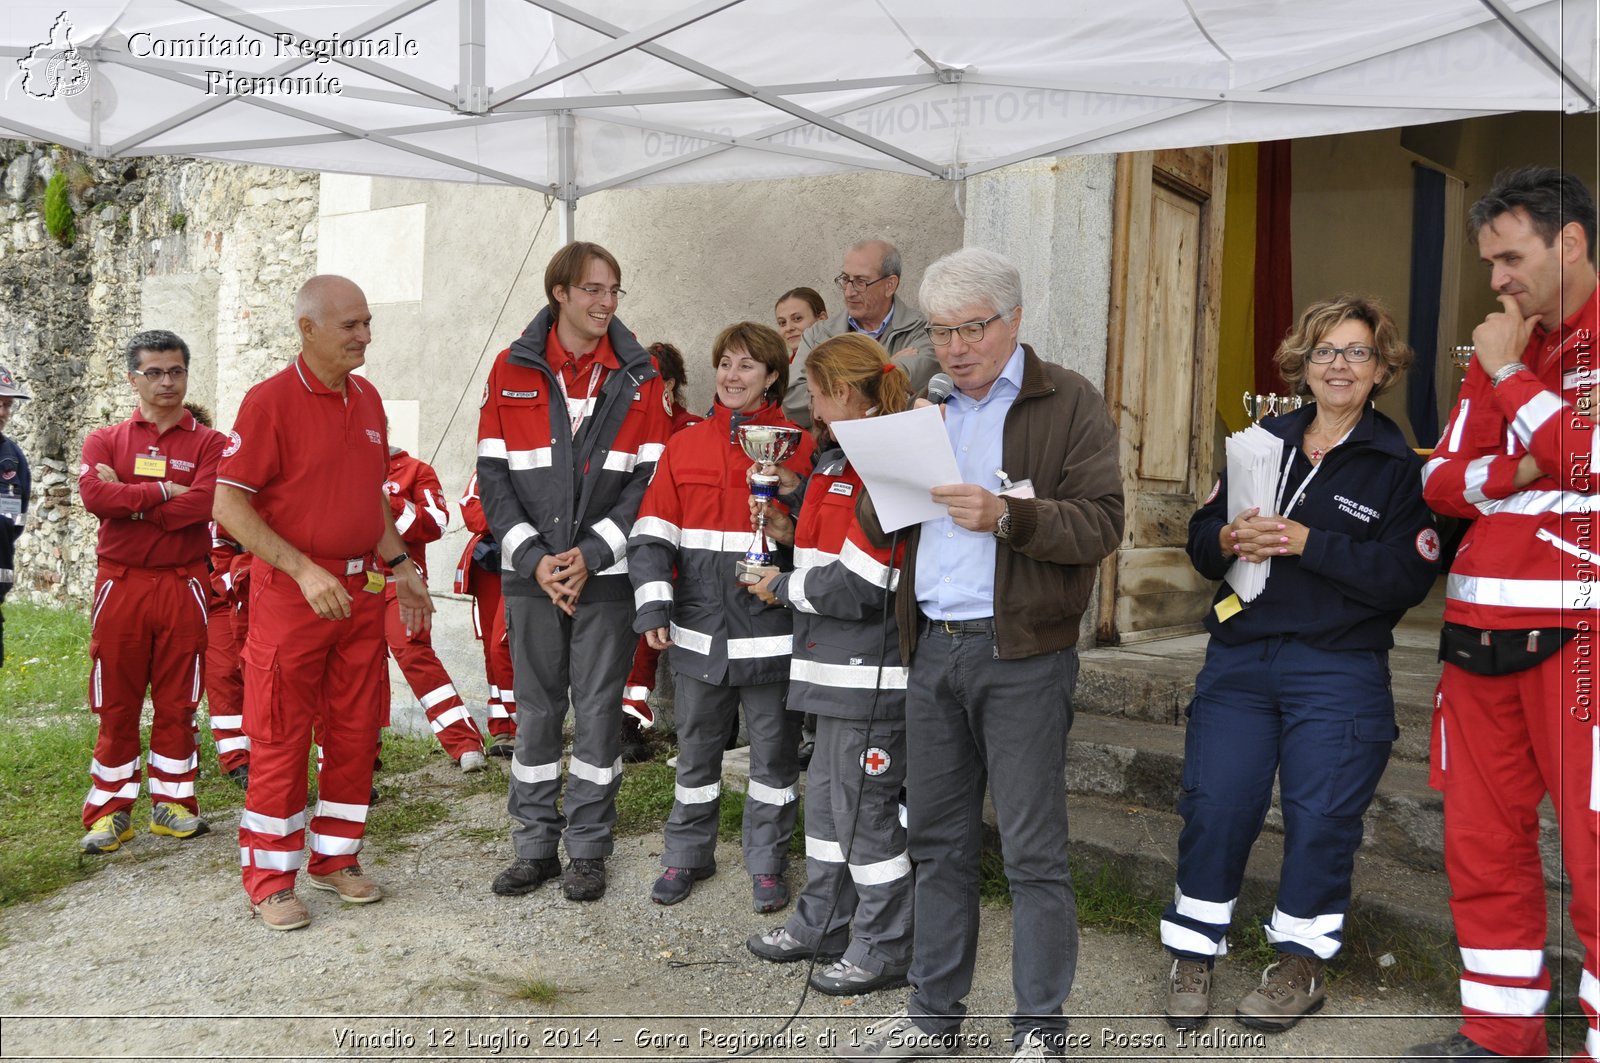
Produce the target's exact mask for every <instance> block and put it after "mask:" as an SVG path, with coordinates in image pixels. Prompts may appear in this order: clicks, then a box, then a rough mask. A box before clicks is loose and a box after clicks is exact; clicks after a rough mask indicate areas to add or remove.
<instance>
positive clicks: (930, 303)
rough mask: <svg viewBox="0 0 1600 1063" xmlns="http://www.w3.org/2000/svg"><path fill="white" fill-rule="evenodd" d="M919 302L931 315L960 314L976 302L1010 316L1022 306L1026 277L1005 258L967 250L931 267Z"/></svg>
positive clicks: (978, 249) (991, 253)
mask: <svg viewBox="0 0 1600 1063" xmlns="http://www.w3.org/2000/svg"><path fill="white" fill-rule="evenodd" d="M917 302H918V303H919V304H921V306H922V312H923V313H924V314H928V315H930V316H933V315H938V316H941V317H944V316H948V315H951V314H958V313H960V312H961V311H962V310H964V309H966V308H967V307H969V306H971V305H973V304H974V303H979V304H981V305H983V306H986V307H988V308H989V309H990V310H991V311H992V312H994V313H996V314H1010V313H1011V312H1012V311H1013V310H1014V309H1016V308H1017V307H1019V306H1021V305H1022V274H1021V273H1019V272H1017V267H1016V266H1013V265H1012V264H1011V261H1010V260H1009V259H1007V258H1006V257H1005V256H1003V255H997V254H995V253H994V252H993V251H985V250H984V249H983V248H981V247H964V248H962V249H961V250H959V251H952V252H950V253H949V254H948V255H945V256H944V257H943V258H940V259H937V260H935V261H934V263H933V264H932V265H930V266H929V267H928V269H927V272H925V273H924V274H923V275H922V287H921V288H920V289H919V290H918V292H917Z"/></svg>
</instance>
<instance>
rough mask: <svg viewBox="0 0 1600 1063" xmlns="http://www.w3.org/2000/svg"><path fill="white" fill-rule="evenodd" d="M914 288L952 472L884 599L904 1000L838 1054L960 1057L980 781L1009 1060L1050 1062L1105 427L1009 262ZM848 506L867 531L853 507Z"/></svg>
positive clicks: (970, 961) (1114, 513)
mask: <svg viewBox="0 0 1600 1063" xmlns="http://www.w3.org/2000/svg"><path fill="white" fill-rule="evenodd" d="M919 297H920V302H921V303H922V306H923V307H924V308H926V312H927V315H928V320H929V325H928V335H929V338H930V339H931V340H932V342H933V344H934V350H935V351H936V352H937V353H938V356H939V364H940V365H941V367H943V369H944V371H945V372H946V373H948V374H949V375H950V377H951V379H952V380H953V381H954V382H955V388H956V390H955V392H954V393H953V394H952V395H951V396H950V399H949V401H948V402H947V403H946V405H945V411H944V412H945V431H946V432H947V433H948V435H949V437H950V443H951V446H952V448H953V449H954V450H955V453H956V463H957V465H958V467H959V468H960V470H961V474H962V477H963V479H964V480H966V481H967V482H965V483H960V484H952V485H949V486H944V487H937V488H934V491H933V498H934V500H935V501H937V502H939V503H941V504H942V505H944V506H945V507H946V508H947V510H948V515H947V516H945V517H942V518H940V519H937V520H930V521H925V522H923V523H922V524H921V525H919V526H918V527H915V528H912V529H909V533H908V536H907V549H906V561H905V567H904V570H903V572H902V576H901V593H900V595H899V597H898V602H897V611H898V615H899V617H898V618H899V621H900V640H901V650H902V652H903V653H904V655H905V659H907V660H909V661H910V662H911V674H910V679H909V682H908V684H907V691H906V698H907V700H906V761H907V774H906V793H907V802H906V803H907V811H908V814H909V833H910V853H911V860H912V862H913V863H914V864H915V865H916V876H917V877H916V893H915V904H914V908H915V911H916V930H915V949H914V953H913V956H912V961H911V971H910V974H909V976H908V977H909V981H910V983H911V986H912V991H911V1000H910V1003H909V1006H908V1008H907V1013H906V1014H903V1015H899V1016H896V1017H893V1018H891V1019H888V1020H885V1021H884V1022H882V1023H879V1024H876V1025H875V1026H873V1027H870V1028H869V1029H868V1031H867V1032H866V1034H865V1035H864V1036H855V1037H851V1038H847V1039H843V1040H845V1041H846V1042H847V1043H844V1044H842V1045H841V1046H840V1048H839V1055H841V1056H843V1057H845V1058H847V1059H880V1060H884V1059H888V1060H897V1059H916V1058H925V1057H928V1056H946V1055H954V1054H955V1053H956V1052H957V1051H958V1050H959V1048H960V1044H959V1042H960V1038H961V1035H960V1028H961V1020H962V1017H963V1015H964V1014H965V1012H966V1006H965V1005H964V1004H963V999H964V998H965V997H966V995H967V993H968V991H969V990H970V989H971V988H972V976H973V968H974V965H975V963H976V959H977V941H978V854H979V850H980V848H981V833H982V830H983V814H982V813H983V793H984V788H985V786H987V787H988V789H989V791H990V794H991V796H992V797H993V799H994V805H995V811H996V814H997V816H998V818H999V821H1000V824H1001V828H1002V840H1001V845H1002V854H1003V857H1004V860H1005V871H1006V878H1007V879H1008V880H1009V881H1010V884H1011V895H1012V901H1013V909H1012V910H1013V926H1012V955H1013V963H1012V989H1013V992H1014V994H1015V997H1016V1010H1015V1012H1014V1014H1013V1015H1012V1020H1011V1024H1012V1041H1013V1044H1014V1045H1015V1048H1016V1055H1015V1056H1014V1057H1013V1058H1014V1059H1021V1060H1027V1059H1054V1058H1058V1057H1060V1056H1062V1054H1063V1052H1064V1047H1065V1036H1066V1025H1067V1024H1066V1019H1065V1018H1064V1017H1063V1016H1062V1014H1061V1005H1062V1003H1063V1002H1064V1001H1065V1000H1066V997H1067V994H1068V992H1069V991H1070V990H1071V988H1072V979H1073V974H1074V971H1075V968H1076V965H1077V955H1078V920H1077V907H1076V902H1075V899H1074V896H1073V892H1072V884H1071V879H1070V875H1069V872H1068V869H1067V798H1066V778H1065V771H1066V755H1067V732H1068V730H1069V729H1070V728H1071V726H1072V691H1073V687H1074V685H1075V684H1076V682H1077V676H1078V657H1077V651H1076V650H1075V648H1074V647H1075V646H1076V644H1077V641H1078V627H1079V622H1080V620H1081V619H1082V617H1083V612H1084V609H1085V608H1086V607H1087V605H1088V602H1089V594H1090V591H1091V589H1092V587H1093V584H1094V575H1095V569H1096V567H1097V566H1098V564H1099V562H1100V561H1101V559H1102V558H1104V557H1106V556H1107V555H1108V554H1110V553H1111V551H1112V550H1115V549H1116V547H1117V544H1118V542H1119V541H1120V540H1121V538H1122V519H1123V499H1122V476H1121V473H1120V472H1119V471H1118V468H1117V436H1116V429H1115V427H1114V426H1113V425H1112V423H1111V417H1110V415H1109V413H1108V412H1107V410H1106V405H1105V400H1104V399H1103V398H1102V397H1101V396H1100V394H1099V393H1098V392H1097V391H1095V389H1094V387H1093V385H1091V384H1090V383H1089V382H1088V381H1087V380H1085V379H1084V378H1083V377H1081V376H1079V375H1078V374H1077V373H1074V372H1072V371H1071V370H1069V369H1065V368H1063V367H1061V366H1058V365H1052V364H1049V363H1047V362H1044V361H1043V360H1041V359H1040V358H1039V357H1038V356H1037V355H1036V354H1034V352H1033V351H1032V350H1031V349H1029V348H1027V347H1024V346H1022V345H1021V344H1019V343H1018V342H1017V333H1018V330H1019V328H1020V326H1021V322H1022V305H1021V304H1022V279H1021V277H1020V276H1019V275H1018V273H1017V269H1016V267H1015V266H1013V265H1011V263H1010V262H1008V261H1006V259H1004V258H1002V257H1001V256H999V255H997V254H994V253H993V252H990V251H983V250H979V249H975V248H969V249H965V250H961V251H957V252H954V253H953V254H950V255H946V256H945V257H944V258H941V259H940V260H938V261H937V262H935V263H934V264H933V265H931V266H929V267H928V272H927V274H926V275H925V276H924V278H923V281H922V288H921V291H920V293H919ZM862 509H863V511H862V514H861V516H862V521H863V525H864V526H865V527H866V529H867V531H868V534H869V536H873V537H875V538H876V537H879V536H880V535H881V531H880V530H879V529H878V528H877V526H876V519H875V515H874V514H873V513H872V512H871V508H870V503H869V502H868V503H864V505H863V507H862ZM908 590H909V591H910V592H911V593H906V592H907V591H908ZM952 928H958V929H957V930H956V932H954V933H952Z"/></svg>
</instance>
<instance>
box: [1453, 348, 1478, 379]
mask: <svg viewBox="0 0 1600 1063" xmlns="http://www.w3.org/2000/svg"><path fill="white" fill-rule="evenodd" d="M1477 353H1478V345H1477V344H1475V343H1458V344H1456V345H1455V346H1454V347H1452V348H1450V360H1451V361H1452V362H1454V363H1455V367H1456V368H1457V369H1459V370H1461V372H1462V373H1463V374H1464V373H1466V371H1467V367H1468V366H1470V365H1471V364H1472V356H1473V355H1475V354H1477Z"/></svg>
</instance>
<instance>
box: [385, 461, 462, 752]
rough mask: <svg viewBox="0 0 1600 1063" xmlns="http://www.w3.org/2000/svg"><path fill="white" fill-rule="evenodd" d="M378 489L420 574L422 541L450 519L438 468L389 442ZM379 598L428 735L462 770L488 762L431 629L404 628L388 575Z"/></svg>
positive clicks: (436, 535) (433, 537)
mask: <svg viewBox="0 0 1600 1063" xmlns="http://www.w3.org/2000/svg"><path fill="white" fill-rule="evenodd" d="M383 491H384V494H386V495H387V496H388V498H389V513H390V515H391V516H392V517H393V518H394V528H395V531H397V532H399V533H400V538H401V539H403V540H405V544H406V553H408V554H410V555H411V560H412V561H415V562H416V563H417V567H418V568H420V569H422V578H423V579H424V580H426V579H427V578H428V544H429V543H431V542H437V541H438V540H439V539H440V537H442V536H443V535H444V529H445V526H446V525H448V524H449V523H450V509H449V507H448V506H447V505H446V504H445V500H444V488H443V487H442V486H440V484H439V474H438V473H436V472H434V471H433V466H432V465H429V464H428V463H427V462H425V461H423V460H421V459H420V458H414V457H412V456H411V455H410V454H407V453H406V452H405V451H404V450H401V449H400V448H399V447H395V446H391V447H390V448H389V476H388V479H386V480H384V482H383ZM384 601H385V608H386V612H385V614H384V636H385V637H386V638H387V639H388V642H389V652H390V653H391V654H393V655H394V660H395V663H396V664H398V665H399V666H400V672H401V674H402V675H404V676H405V677H406V682H407V683H408V684H410V686H411V692H412V693H413V694H415V695H416V696H417V701H418V702H419V703H420V704H421V705H422V711H423V712H424V713H426V714H427V716H428V724H429V726H431V727H432V728H433V733H434V736H435V737H436V738H438V739H439V744H440V745H441V746H443V747H444V751H445V752H446V753H448V754H450V758H451V759H452V760H454V761H455V762H456V763H457V764H459V765H461V770H462V771H466V772H472V771H482V770H483V768H484V766H485V765H486V764H487V763H488V762H487V761H486V760H484V756H483V735H482V734H481V733H480V732H479V731H478V725H477V723H475V722H474V721H473V719H472V713H470V712H468V711H467V707H466V705H465V704H464V703H463V702H462V700H461V695H460V694H457V693H456V685H455V683H454V681H452V680H451V678H450V673H448V672H446V671H445V669H444V664H443V662H441V661H440V660H439V655H438V654H437V653H435V652H434V649H433V637H432V635H431V634H430V633H429V632H428V631H412V632H409V633H408V632H407V631H406V627H405V624H403V623H401V621H400V599H399V594H398V592H397V591H396V589H395V584H394V578H393V577H392V576H391V577H390V579H389V582H388V587H387V589H386V590H385V591H384Z"/></svg>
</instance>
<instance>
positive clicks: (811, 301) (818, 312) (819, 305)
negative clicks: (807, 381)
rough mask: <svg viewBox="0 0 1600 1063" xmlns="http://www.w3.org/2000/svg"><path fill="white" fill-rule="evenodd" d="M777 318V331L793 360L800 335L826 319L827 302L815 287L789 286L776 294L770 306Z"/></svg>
mask: <svg viewBox="0 0 1600 1063" xmlns="http://www.w3.org/2000/svg"><path fill="white" fill-rule="evenodd" d="M772 309H773V313H774V314H775V315H776V316H777V318H778V331H779V332H780V333H782V334H783V342H784V343H786V344H788V345H789V361H791V362H792V361H794V356H795V352H796V351H798V350H799V349H800V337H801V336H803V335H805V331H806V329H808V328H810V327H811V326H812V325H815V324H816V323H817V322H818V321H826V320H828V304H827V303H825V302H823V301H822V296H820V295H818V294H817V290H816V289H815V288H791V289H789V290H788V291H786V292H784V293H783V294H782V295H780V296H778V302H777V304H776V305H775V306H774V307H773V308H772Z"/></svg>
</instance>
